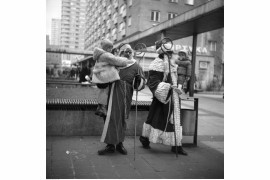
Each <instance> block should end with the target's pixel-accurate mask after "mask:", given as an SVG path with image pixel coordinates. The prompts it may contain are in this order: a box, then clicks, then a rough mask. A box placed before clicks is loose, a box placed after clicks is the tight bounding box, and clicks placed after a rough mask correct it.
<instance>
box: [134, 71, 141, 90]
mask: <svg viewBox="0 0 270 180" xmlns="http://www.w3.org/2000/svg"><path fill="white" fill-rule="evenodd" d="M141 79H142V76H141V75H140V74H136V75H135V77H134V80H133V88H134V89H138V87H139V86H140V83H141Z"/></svg>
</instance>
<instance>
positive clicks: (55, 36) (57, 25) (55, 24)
mask: <svg viewBox="0 0 270 180" xmlns="http://www.w3.org/2000/svg"><path fill="white" fill-rule="evenodd" d="M60 37H61V19H52V24H51V45H60Z"/></svg>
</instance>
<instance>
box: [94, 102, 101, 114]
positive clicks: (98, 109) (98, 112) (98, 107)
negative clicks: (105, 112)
mask: <svg viewBox="0 0 270 180" xmlns="http://www.w3.org/2000/svg"><path fill="white" fill-rule="evenodd" d="M95 115H97V116H100V104H98V106H97V110H96V112H95Z"/></svg>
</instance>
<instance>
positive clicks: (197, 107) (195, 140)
mask: <svg viewBox="0 0 270 180" xmlns="http://www.w3.org/2000/svg"><path fill="white" fill-rule="evenodd" d="M194 110H195V111H196V119H195V132H194V137H193V144H194V145H195V146H197V135H198V113H199V99H198V98H194Z"/></svg>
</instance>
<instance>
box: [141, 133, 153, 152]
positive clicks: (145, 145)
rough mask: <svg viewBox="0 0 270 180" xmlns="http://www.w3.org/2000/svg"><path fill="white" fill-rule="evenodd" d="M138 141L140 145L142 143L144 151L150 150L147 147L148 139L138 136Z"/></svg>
mask: <svg viewBox="0 0 270 180" xmlns="http://www.w3.org/2000/svg"><path fill="white" fill-rule="evenodd" d="M140 141H141V143H142V145H143V148H144V149H150V148H151V147H150V146H149V144H150V141H149V139H148V138H146V137H143V136H140Z"/></svg>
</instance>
